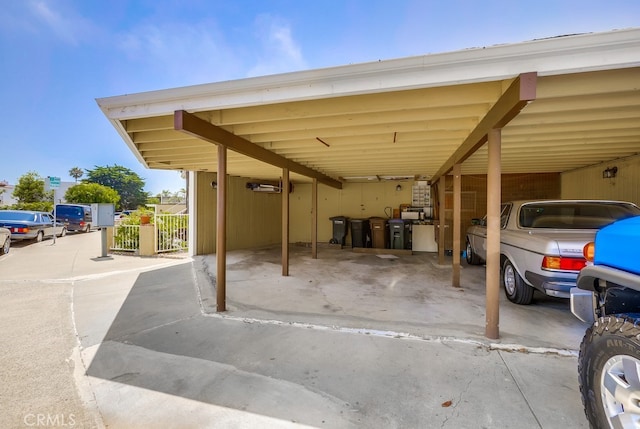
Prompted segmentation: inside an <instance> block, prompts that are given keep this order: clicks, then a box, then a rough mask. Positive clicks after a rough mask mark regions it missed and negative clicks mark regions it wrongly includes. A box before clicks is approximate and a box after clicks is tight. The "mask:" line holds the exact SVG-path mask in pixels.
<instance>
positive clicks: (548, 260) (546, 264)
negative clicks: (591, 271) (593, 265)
mask: <svg viewBox="0 0 640 429" xmlns="http://www.w3.org/2000/svg"><path fill="white" fill-rule="evenodd" d="M586 263H587V261H586V260H585V259H582V258H563V257H562V256H545V257H544V258H542V269H543V270H567V271H580V270H581V269H583V268H584V266H585V265H586Z"/></svg>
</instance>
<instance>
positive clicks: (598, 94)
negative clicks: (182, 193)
mask: <svg viewBox="0 0 640 429" xmlns="http://www.w3.org/2000/svg"><path fill="white" fill-rule="evenodd" d="M638 52H640V29H630V30H623V31H614V32H608V33H599V34H586V35H577V36H566V37H558V38H553V39H544V40H537V41H531V42H525V43H520V44H514V45H503V46H495V47H490V48H482V49H469V50H465V51H459V52H453V53H446V54H437V55H427V56H421V57H412V58H405V59H399V60H390V61H380V62H376V63H369V64H358V65H350V66H343V67H336V68H330V69H321V70H312V71H304V72H296V73H289V74H283V75H275V76H266V77H259V78H249V79H242V80H237V81H230V82H221V83H213V84H206V85H198V86H192V87H185V88H176V89H169V90H162V91H154V92H148V93H140V94H133V95H126V96H117V97H109V98H103V99H99V100H98V104H99V105H100V107H101V109H102V110H103V112H104V113H105V115H106V116H107V117H108V118H109V120H110V121H111V122H112V123H113V125H114V126H115V127H116V129H117V130H118V131H119V133H120V135H121V136H122V137H123V139H124V140H125V141H126V142H127V144H128V145H129V146H130V148H131V149H132V151H133V152H134V153H135V154H136V155H137V156H138V158H139V159H140V161H141V162H143V163H144V164H145V165H146V166H148V167H149V168H155V169H170V170H192V171H216V168H217V159H216V146H215V145H214V144H212V143H209V142H206V141H203V140H199V139H198V138H195V137H191V136H189V135H187V134H184V133H182V132H179V131H175V130H174V116H173V114H174V111H176V110H186V111H188V112H190V113H193V114H195V115H196V116H198V117H200V118H202V119H204V120H206V121H209V122H211V123H213V124H215V125H218V126H220V127H222V128H224V129H225V130H227V131H229V132H231V133H233V134H235V135H237V136H240V137H243V138H244V139H246V140H248V141H250V142H252V143H253V144H255V145H258V146H260V147H262V148H265V149H267V150H269V151H273V152H275V153H277V154H279V155H281V156H282V157H285V158H287V159H289V160H291V161H295V162H296V163H299V164H301V165H304V166H307V167H309V168H311V169H313V170H316V171H318V172H321V173H323V174H325V175H326V176H329V177H332V178H334V179H339V180H346V181H364V180H384V179H385V178H401V177H411V178H413V177H420V178H426V179H429V178H431V177H432V176H433V175H434V174H436V172H437V171H438V170H439V169H440V168H441V167H442V166H443V165H444V164H445V163H446V162H447V160H448V159H449V158H450V157H451V155H452V154H453V153H454V152H455V150H456V149H457V148H458V147H459V146H460V145H461V143H462V142H463V141H464V140H465V138H466V137H467V136H468V135H469V133H470V132H471V131H472V130H473V129H474V127H475V126H476V125H477V124H478V123H479V122H480V121H481V120H482V118H483V117H484V116H485V114H486V113H487V112H488V111H489V109H490V108H491V107H492V106H493V105H494V104H495V103H496V101H497V100H498V99H499V98H500V96H501V95H502V94H503V92H504V91H505V90H506V88H507V87H508V86H509V84H510V83H511V82H512V81H513V80H514V78H516V77H517V76H518V75H519V74H520V73H526V72H537V74H538V78H537V94H536V99H535V101H533V102H531V103H530V104H529V105H528V106H526V107H525V108H524V109H523V110H522V112H521V113H520V114H519V115H518V116H517V117H516V118H515V119H514V120H512V121H511V122H510V123H509V124H508V125H507V126H506V127H505V128H504V129H503V133H502V171H503V173H531V172H563V171H568V170H572V169H575V168H579V167H583V166H588V165H593V164H597V163H599V162H605V161H608V160H611V159H615V158H620V157H625V156H630V155H633V154H637V153H638V152H639V148H640V55H638ZM486 165H487V152H486V147H482V148H480V149H479V150H478V151H477V152H476V153H475V154H473V155H472V156H471V157H470V158H468V159H467V160H466V161H465V162H464V163H463V164H462V172H463V174H483V173H486V169H487V167H486ZM227 169H228V173H229V174H231V175H235V176H242V177H247V178H258V179H265V180H277V179H278V178H279V177H280V175H281V173H282V171H281V169H280V168H277V167H273V166H270V165H268V164H266V163H264V162H260V161H258V160H255V159H252V158H249V157H246V156H244V155H240V154H237V153H234V152H232V151H230V152H229V153H228V168H227ZM292 180H294V181H307V180H309V179H307V178H304V177H302V176H299V175H295V174H293V175H292Z"/></svg>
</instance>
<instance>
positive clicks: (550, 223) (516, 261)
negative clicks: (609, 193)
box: [466, 200, 640, 304]
mask: <svg viewBox="0 0 640 429" xmlns="http://www.w3.org/2000/svg"><path fill="white" fill-rule="evenodd" d="M637 215H640V208H638V207H637V206H636V205H635V204H632V203H627V202H622V201H601V200H539V201H513V202H509V203H505V204H502V208H501V213H500V228H501V232H500V267H501V272H500V283H501V285H502V287H504V290H505V294H506V295H507V298H508V299H509V300H510V301H511V302H513V303H516V304H530V303H531V302H532V300H533V292H534V290H538V291H540V292H542V293H544V294H546V295H549V296H555V297H560V298H569V296H570V290H571V288H572V287H574V286H575V285H576V278H577V277H578V273H579V272H580V270H581V269H582V268H583V267H584V266H585V263H586V260H585V258H584V256H583V255H582V249H583V247H584V245H585V244H586V243H588V242H590V241H592V240H593V238H594V236H595V234H596V231H597V230H598V229H600V228H602V227H604V226H606V225H608V224H610V223H613V222H615V221H616V220H620V219H625V218H628V217H632V216H637ZM486 238H487V227H486V216H485V218H484V219H483V220H482V221H480V222H479V224H478V225H473V226H472V227H470V228H469V229H468V230H467V245H466V259H467V262H468V263H469V264H481V263H483V262H484V261H485V260H486V253H487V247H486Z"/></svg>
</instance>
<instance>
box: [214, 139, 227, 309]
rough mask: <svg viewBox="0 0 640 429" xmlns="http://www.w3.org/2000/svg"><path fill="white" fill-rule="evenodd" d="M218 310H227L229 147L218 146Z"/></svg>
mask: <svg viewBox="0 0 640 429" xmlns="http://www.w3.org/2000/svg"><path fill="white" fill-rule="evenodd" d="M216 192H217V205H216V211H217V223H216V226H217V227H216V304H217V305H216V310H217V311H218V312H223V311H227V304H226V302H227V147H226V146H222V145H219V146H218V184H217V187H216Z"/></svg>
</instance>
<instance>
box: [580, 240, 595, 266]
mask: <svg viewBox="0 0 640 429" xmlns="http://www.w3.org/2000/svg"><path fill="white" fill-rule="evenodd" d="M582 254H583V255H584V258H585V259H586V260H587V261H589V262H593V257H594V255H595V254H596V243H594V242H593V241H591V242H589V243H587V244H585V245H584V248H583V249H582Z"/></svg>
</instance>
